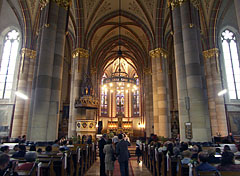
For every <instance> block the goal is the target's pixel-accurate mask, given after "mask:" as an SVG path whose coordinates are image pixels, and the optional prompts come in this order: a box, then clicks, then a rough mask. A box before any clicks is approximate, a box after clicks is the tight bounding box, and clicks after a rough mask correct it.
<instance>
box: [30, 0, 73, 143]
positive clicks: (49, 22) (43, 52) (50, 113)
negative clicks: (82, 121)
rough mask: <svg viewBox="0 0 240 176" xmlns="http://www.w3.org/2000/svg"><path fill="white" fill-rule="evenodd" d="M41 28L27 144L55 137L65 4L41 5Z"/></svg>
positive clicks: (58, 0)
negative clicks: (28, 141) (42, 21)
mask: <svg viewBox="0 0 240 176" xmlns="http://www.w3.org/2000/svg"><path fill="white" fill-rule="evenodd" d="M43 5H44V6H43V8H42V11H41V13H42V15H43V16H44V17H43V18H42V20H44V23H42V24H43V25H42V26H40V28H41V29H40V33H41V34H40V36H41V39H40V40H38V42H39V43H38V48H39V50H38V51H39V53H38V55H37V57H38V58H37V63H36V67H35V76H34V83H33V94H32V95H33V97H32V102H31V110H30V116H29V119H28V136H27V139H28V140H30V141H53V140H55V139H56V138H57V134H58V120H59V109H60V98H61V84H62V69H63V68H62V67H63V58H64V46H65V38H66V37H65V29H66V21H67V20H66V19H67V7H68V6H69V1H66V0H53V1H50V2H49V3H48V1H46V3H44V4H43Z"/></svg>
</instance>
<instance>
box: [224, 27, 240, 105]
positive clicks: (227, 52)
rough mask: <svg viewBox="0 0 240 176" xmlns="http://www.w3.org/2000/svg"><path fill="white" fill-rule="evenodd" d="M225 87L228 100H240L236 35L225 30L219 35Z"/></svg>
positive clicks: (239, 71)
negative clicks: (225, 81)
mask: <svg viewBox="0 0 240 176" xmlns="http://www.w3.org/2000/svg"><path fill="white" fill-rule="evenodd" d="M221 39H222V48H223V55H224V63H225V71H226V77H227V86H228V92H229V98H230V99H236V100H238V99H240V68H239V53H238V49H237V40H236V35H235V34H234V33H233V32H232V31H230V30H229V29H226V30H224V31H223V32H222V34H221Z"/></svg>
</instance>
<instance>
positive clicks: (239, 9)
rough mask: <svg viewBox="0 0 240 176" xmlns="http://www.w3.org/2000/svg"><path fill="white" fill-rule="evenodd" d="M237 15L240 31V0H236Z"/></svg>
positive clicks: (239, 29)
mask: <svg viewBox="0 0 240 176" xmlns="http://www.w3.org/2000/svg"><path fill="white" fill-rule="evenodd" d="M234 5H235V10H236V16H237V21H238V31H239V32H240V0H234Z"/></svg>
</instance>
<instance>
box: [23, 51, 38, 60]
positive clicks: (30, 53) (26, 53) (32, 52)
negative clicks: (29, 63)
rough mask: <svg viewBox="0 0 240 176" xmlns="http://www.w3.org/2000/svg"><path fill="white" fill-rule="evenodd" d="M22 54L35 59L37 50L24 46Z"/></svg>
mask: <svg viewBox="0 0 240 176" xmlns="http://www.w3.org/2000/svg"><path fill="white" fill-rule="evenodd" d="M21 55H22V57H23V58H24V57H27V58H30V59H35V58H36V51H34V50H31V49H28V48H22V50H21Z"/></svg>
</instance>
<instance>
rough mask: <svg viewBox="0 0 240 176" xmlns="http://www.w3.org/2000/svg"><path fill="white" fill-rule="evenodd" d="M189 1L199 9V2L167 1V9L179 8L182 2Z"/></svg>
mask: <svg viewBox="0 0 240 176" xmlns="http://www.w3.org/2000/svg"><path fill="white" fill-rule="evenodd" d="M187 1H190V2H191V3H192V5H193V6H194V7H196V8H197V9H199V5H200V0H168V7H172V8H173V9H174V8H175V7H179V6H181V5H182V4H183V3H184V2H187Z"/></svg>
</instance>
